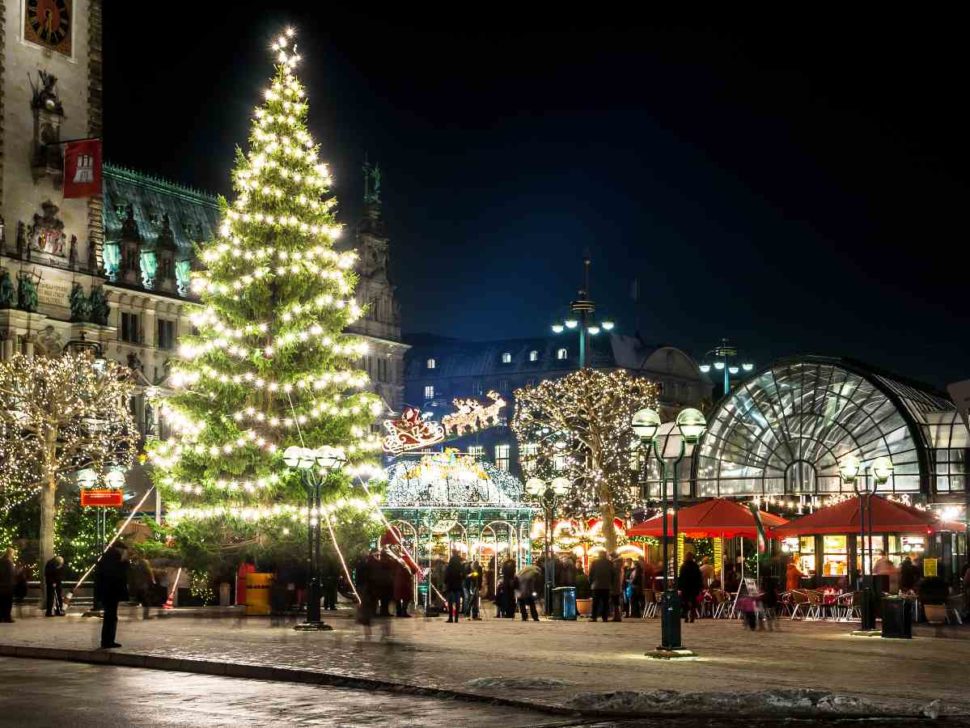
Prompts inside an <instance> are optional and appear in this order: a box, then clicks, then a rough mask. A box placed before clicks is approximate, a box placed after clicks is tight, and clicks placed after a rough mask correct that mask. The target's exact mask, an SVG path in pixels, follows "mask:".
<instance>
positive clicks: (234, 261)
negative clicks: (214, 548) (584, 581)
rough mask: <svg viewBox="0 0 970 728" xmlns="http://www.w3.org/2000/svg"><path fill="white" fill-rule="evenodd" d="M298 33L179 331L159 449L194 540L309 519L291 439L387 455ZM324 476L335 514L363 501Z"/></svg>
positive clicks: (337, 477)
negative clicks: (377, 428)
mask: <svg viewBox="0 0 970 728" xmlns="http://www.w3.org/2000/svg"><path fill="white" fill-rule="evenodd" d="M292 35H293V33H292V31H291V30H288V31H287V32H286V34H285V35H283V36H282V37H280V38H279V39H278V40H277V41H276V42H275V43H274V44H273V50H274V52H275V53H276V54H277V65H276V73H275V75H274V77H273V80H272V83H271V85H270V87H269V88H268V89H267V90H266V91H265V103H264V104H263V106H261V107H260V108H257V109H256V111H255V117H254V119H253V122H252V131H251V134H250V139H249V151H248V153H247V154H245V155H243V154H241V153H240V154H239V155H238V159H237V164H236V169H235V170H234V173H233V188H234V190H235V194H236V197H235V200H234V201H233V202H232V204H231V205H230V204H228V203H225V202H224V203H223V204H224V207H225V209H224V221H223V224H222V227H221V229H220V233H219V237H218V238H217V239H216V240H214V241H211V242H209V243H206V244H205V245H203V246H202V247H201V249H200V258H201V261H202V262H203V264H204V266H205V271H204V272H202V273H198V274H195V277H194V279H193V288H194V289H195V290H196V291H197V292H198V293H199V295H200V298H201V306H200V307H199V308H198V310H197V311H196V312H195V313H194V314H193V318H192V321H193V324H194V326H195V328H196V330H197V332H198V333H197V335H195V336H191V337H184V338H182V339H181V340H180V348H179V360H178V361H177V363H175V364H174V366H173V367H172V372H171V378H170V381H171V384H172V385H173V387H175V388H176V391H175V393H174V394H172V395H171V396H169V397H167V398H165V399H164V400H163V401H162V403H161V407H162V410H161V411H162V416H163V417H164V418H165V420H166V421H167V423H168V424H170V425H171V426H172V428H173V431H174V433H175V434H174V436H173V437H172V439H170V440H167V441H164V442H157V443H154V444H153V446H152V459H153V462H154V464H155V471H154V472H155V476H154V477H155V482H156V484H157V485H158V486H159V487H160V488H161V489H162V491H163V494H164V495H165V496H166V502H167V504H168V506H169V510H168V512H167V518H168V520H169V522H170V523H173V524H175V526H176V536H177V539H178V540H180V541H181V542H182V543H183V544H187V542H195V544H196V545H198V544H200V543H202V542H208V543H209V544H210V545H211V544H212V543H213V542H218V543H223V544H224V543H232V542H241V541H245V540H251V539H252V538H253V537H254V536H255V535H256V534H257V533H258V532H259V531H261V530H263V529H266V528H267V527H270V528H273V525H274V524H272V523H269V521H276V522H277V523H276V524H275V527H276V528H275V530H276V532H277V533H278V535H279V537H280V538H282V537H284V536H287V535H288V534H289V528H288V526H290V525H293V524H294V523H296V524H301V523H303V522H304V521H305V520H306V513H307V505H306V503H307V495H306V490H305V488H304V486H303V484H302V482H301V478H300V473H299V472H298V471H297V470H295V469H290V468H288V467H286V465H285V464H284V462H283V452H284V451H285V450H286V448H287V447H290V446H301V447H308V448H319V447H323V446H329V447H334V448H338V449H340V450H342V451H343V453H344V455H345V456H346V460H347V463H348V465H357V464H363V462H364V461H365V460H367V459H368V458H373V453H374V452H375V451H377V450H379V449H380V440H379V439H378V438H376V437H374V436H372V435H371V434H370V424H371V422H372V421H373V420H374V417H375V416H376V415H377V414H378V413H379V412H380V409H381V405H380V402H379V400H378V399H377V397H376V396H375V395H373V394H370V393H368V392H366V391H363V390H364V389H365V388H366V387H367V386H368V383H369V382H368V378H367V375H366V373H365V372H363V371H362V370H360V369H359V368H357V365H356V363H357V362H358V361H359V360H360V357H361V356H362V355H363V354H364V352H365V351H366V344H365V343H364V342H363V341H362V340H360V339H358V338H355V337H353V336H351V335H348V334H346V333H344V330H345V328H346V327H347V325H348V324H350V323H352V322H353V321H355V320H356V319H357V318H359V317H360V316H361V314H362V311H361V310H360V308H359V307H358V306H357V304H356V303H355V300H354V285H355V282H356V278H355V275H354V273H353V265H354V262H355V254H354V253H353V252H338V251H337V250H335V249H334V241H335V240H337V238H338V237H339V236H340V232H341V228H340V226H339V225H338V224H337V221H336V218H335V215H334V208H335V205H336V200H335V198H334V197H332V196H329V195H328V190H329V187H330V182H331V180H330V175H329V172H328V170H327V166H326V165H325V164H323V163H321V162H320V160H319V158H318V154H319V148H318V147H317V145H316V144H315V143H314V141H313V139H312V138H311V136H310V134H309V133H308V132H307V128H306V118H307V101H306V95H305V93H304V90H303V87H302V85H301V84H300V82H299V80H298V79H297V77H296V75H295V74H294V67H295V66H296V64H297V62H298V60H299V56H298V55H297V54H296V48H295V46H294V45H293V40H292ZM326 477H327V480H326V483H325V489H324V490H325V499H326V501H327V504H328V505H327V506H326V507H325V511H326V513H327V515H328V517H329V514H330V513H334V512H335V511H336V510H337V509H338V508H340V507H343V506H347V505H349V504H351V505H357V506H359V505H361V502H360V501H359V500H357V501H351V500H350V499H349V498H348V497H347V496H348V495H349V490H350V487H351V485H350V481H349V478H348V477H347V475H346V474H345V473H344V472H337V473H332V474H330V475H328V476H326ZM363 505H364V506H366V507H368V508H370V509H371V510H373V504H372V503H371V502H369V501H366V502H363Z"/></svg>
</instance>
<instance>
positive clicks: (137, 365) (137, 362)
mask: <svg viewBox="0 0 970 728" xmlns="http://www.w3.org/2000/svg"><path fill="white" fill-rule="evenodd" d="M128 368H129V369H131V370H132V371H136V372H143V371H144V370H145V367H144V365H143V364H142V363H141V358H140V357H139V356H138V354H136V353H135V352H131V353H130V354H128ZM146 406H147V405H146Z"/></svg>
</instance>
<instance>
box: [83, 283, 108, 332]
mask: <svg viewBox="0 0 970 728" xmlns="http://www.w3.org/2000/svg"><path fill="white" fill-rule="evenodd" d="M88 307H89V309H90V319H89V320H90V321H91V323H92V324H97V325H98V326H107V325H108V313H109V312H110V310H111V307H110V306H109V305H108V297H107V296H105V294H104V286H95V287H94V288H92V289H91V295H90V297H89V298H88Z"/></svg>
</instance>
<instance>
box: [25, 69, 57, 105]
mask: <svg viewBox="0 0 970 728" xmlns="http://www.w3.org/2000/svg"><path fill="white" fill-rule="evenodd" d="M37 75H38V77H39V79H40V83H39V84H38V85H36V86H35V85H34V81H33V79H30V88H31V90H32V91H33V98H31V101H30V105H31V107H32V108H34V109H43V110H44V111H49V112H51V113H52V114H60V115H61V116H63V115H64V106H63V104H61V100H60V99H59V98H58V97H57V90H56V89H55V88H54V87H55V86H56V85H57V76H55V75H54V74H53V73H48V72H47V71H44V70H40V71H38V72H37Z"/></svg>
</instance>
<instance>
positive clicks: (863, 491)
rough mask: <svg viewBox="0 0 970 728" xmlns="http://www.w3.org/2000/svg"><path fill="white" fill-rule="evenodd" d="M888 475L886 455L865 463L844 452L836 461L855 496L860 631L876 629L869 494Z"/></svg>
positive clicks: (890, 468)
mask: <svg viewBox="0 0 970 728" xmlns="http://www.w3.org/2000/svg"><path fill="white" fill-rule="evenodd" d="M892 474H893V464H892V461H891V460H890V459H889V458H887V457H878V458H876V459H875V460H873V461H872V462H871V463H869V464H866V465H863V464H862V463H861V462H859V458H857V457H856V456H855V455H846V456H845V457H844V458H842V460H840V461H839V475H841V476H842V480H844V481H845V482H846V483H851V484H852V487H853V488H854V489H855V492H856V495H858V496H859V548H858V555H859V591H860V593H861V595H862V605H861V607H860V609H859V613H860V616H861V622H862V624H861V625H860V630H861V631H863V632H871V631H873V630H875V628H876V605H875V593H874V592H873V588H872V496H873V495H874V494H875V492H876V490H878V488H879V486H880V485H883V484H884V483H885V482H886V481H887V480H889V477H890V476H891V475H892ZM860 476H861V477H860ZM867 549H868V553H867ZM867 558H868V560H869V573H868V574H866V559H867Z"/></svg>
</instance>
